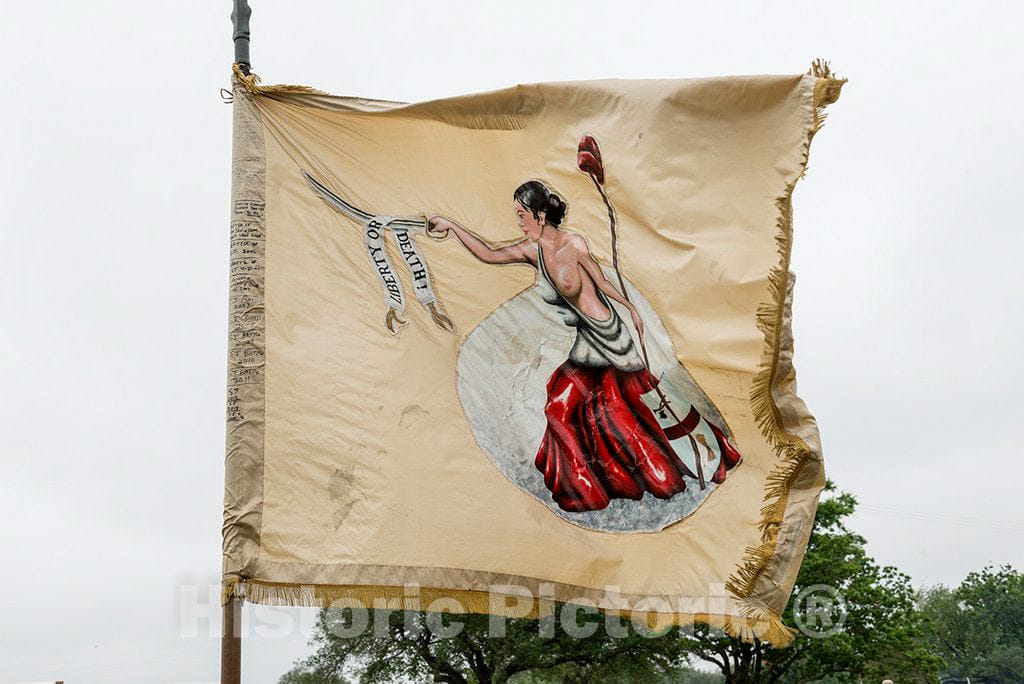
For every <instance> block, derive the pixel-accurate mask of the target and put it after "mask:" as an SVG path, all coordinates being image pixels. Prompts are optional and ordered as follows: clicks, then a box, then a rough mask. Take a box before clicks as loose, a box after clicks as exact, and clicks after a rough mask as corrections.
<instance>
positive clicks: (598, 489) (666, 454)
mask: <svg viewBox="0 0 1024 684" xmlns="http://www.w3.org/2000/svg"><path fill="white" fill-rule="evenodd" d="M513 208H514V210H515V215H516V225H517V226H518V227H519V229H520V230H521V231H522V232H523V234H524V238H523V239H522V240H520V241H519V242H516V243H514V244H511V245H506V246H504V247H497V248H495V247H492V246H490V245H489V244H487V243H486V242H484V241H483V240H482V239H481V238H480V237H478V236H477V235H476V234H474V233H473V232H471V231H469V230H467V229H466V228H464V227H462V226H460V225H459V224H457V223H455V222H454V221H452V220H450V219H447V218H444V217H440V216H435V217H433V218H431V219H430V220H429V231H430V233H431V234H432V235H434V236H438V235H446V234H447V233H448V232H451V233H454V234H455V236H456V237H457V238H458V239H459V241H460V242H461V243H462V244H463V245H464V246H465V247H466V249H467V250H469V252H470V253H472V254H473V255H474V256H475V257H476V258H477V259H479V260H480V261H482V262H484V263H488V264H516V263H522V264H529V265H530V266H533V267H534V268H536V269H537V271H538V273H539V275H540V282H541V284H542V286H544V287H543V289H542V291H543V298H544V301H545V302H547V303H548V304H551V305H553V306H555V307H556V308H558V309H559V313H560V314H561V315H562V319H563V321H564V323H565V324H566V325H567V326H570V327H573V328H575V329H576V339H575V342H574V344H573V346H572V349H571V351H570V352H569V358H568V359H566V361H565V362H564V363H562V364H561V365H560V366H559V367H558V368H557V369H556V370H555V371H554V373H552V375H551V378H550V379H549V380H548V383H547V400H546V403H545V407H544V414H545V417H546V419H547V427H546V429H545V432H544V436H543V438H542V440H541V444H540V448H539V449H538V451H537V456H536V460H535V464H536V467H537V469H538V470H540V471H541V472H542V473H543V475H544V483H545V485H546V486H547V488H548V490H550V492H551V495H552V497H553V499H554V501H555V502H556V503H557V504H558V506H559V507H560V508H562V509H563V510H566V511H573V512H579V511H593V510H600V509H603V508H605V507H607V506H608V504H609V502H610V501H611V500H612V499H618V498H624V499H634V500H638V499H641V498H642V497H643V495H644V492H650V493H651V495H653V496H655V497H657V498H659V499H669V498H671V497H672V496H674V495H675V494H678V493H679V492H682V491H683V490H684V489H685V488H686V483H685V481H684V479H685V478H686V477H691V478H692V477H696V476H695V475H694V474H693V472H692V471H691V470H690V469H689V468H688V467H687V466H686V464H684V463H683V462H682V461H681V460H680V459H679V457H678V455H677V454H676V453H675V451H674V450H673V448H672V445H671V443H670V440H669V437H668V436H667V435H666V433H665V431H664V430H663V429H662V427H661V426H660V425H659V423H658V420H657V418H656V417H655V416H654V413H653V412H652V411H651V409H650V408H649V407H648V406H647V405H646V404H645V403H644V402H643V401H642V399H641V395H644V394H646V393H648V392H651V391H653V390H654V389H655V384H656V383H657V380H656V379H655V378H654V377H653V376H652V375H651V374H650V372H649V370H648V368H647V366H646V364H645V362H644V358H643V357H642V356H641V354H640V353H639V352H638V349H637V344H636V343H635V342H634V340H633V337H632V335H631V334H630V331H629V329H628V327H627V326H626V324H625V323H624V322H623V321H622V319H621V318H620V317H619V315H618V313H617V312H616V310H615V308H614V307H613V306H612V302H617V303H618V304H620V305H622V306H623V307H624V308H625V309H626V311H628V312H629V315H630V317H631V318H632V323H633V327H634V329H635V330H636V333H637V342H639V343H640V344H641V345H642V344H643V335H644V325H643V321H642V320H641V319H640V316H639V314H638V313H637V310H636V307H634V306H633V304H632V303H630V302H629V300H628V299H627V298H626V297H624V296H623V294H622V293H620V292H619V291H618V290H617V289H616V288H615V286H614V285H612V283H611V282H609V281H608V279H607V278H605V275H604V272H603V271H602V270H601V267H600V266H599V265H598V263H597V261H596V260H595V259H594V257H593V256H592V255H591V253H590V248H589V247H588V245H587V242H586V240H585V239H584V238H583V236H582V235H579V234H577V233H573V232H571V231H568V230H565V229H564V228H562V227H561V225H562V222H563V220H564V218H565V214H566V209H567V207H566V204H565V202H564V201H563V200H562V198H560V197H559V196H558V195H556V194H555V193H553V192H551V190H550V189H548V188H547V187H546V186H545V185H544V184H543V183H541V182H539V181H529V182H527V183H524V184H522V185H521V186H519V188H517V189H516V191H515V193H514V196H513ZM691 415H696V414H695V410H691ZM696 419H697V420H698V421H699V420H700V416H699V415H696ZM711 427H712V429H713V431H714V433H715V437H716V438H717V441H718V443H719V447H720V451H721V459H720V462H719V466H718V468H717V470H716V472H715V474H714V476H713V477H712V481H714V482H716V483H717V482H721V481H723V480H724V479H725V475H726V470H727V469H730V468H732V467H734V466H735V465H736V463H738V462H739V459H740V456H739V453H738V452H737V451H736V450H735V449H734V448H733V447H732V445H731V444H729V442H728V440H727V438H726V437H725V435H724V433H722V432H721V430H719V429H717V428H716V427H715V426H711ZM690 429H692V427H691V428H690Z"/></svg>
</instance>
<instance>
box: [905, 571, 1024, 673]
mask: <svg viewBox="0 0 1024 684" xmlns="http://www.w3.org/2000/svg"><path fill="white" fill-rule="evenodd" d="M921 607H922V610H923V612H924V614H925V615H926V616H927V618H928V619H929V621H930V624H931V634H932V640H933V644H934V647H935V650H936V652H938V653H939V654H941V655H942V657H943V658H945V660H946V664H947V668H948V673H949V674H950V675H952V676H955V677H965V678H966V677H970V679H971V681H972V682H978V683H984V684H1010V683H1019V682H1021V681H1024V574H1022V573H1020V572H1016V571H1014V570H1013V569H1012V568H1011V567H1009V566H1005V567H1002V568H998V569H996V568H992V567H986V568H985V569H984V570H982V571H981V572H972V573H971V574H969V575H968V576H967V578H966V579H964V581H963V583H961V585H960V586H959V587H957V588H956V589H947V588H946V587H942V586H939V587H935V588H933V589H931V590H929V591H927V592H925V593H924V595H923V597H922V600H921Z"/></svg>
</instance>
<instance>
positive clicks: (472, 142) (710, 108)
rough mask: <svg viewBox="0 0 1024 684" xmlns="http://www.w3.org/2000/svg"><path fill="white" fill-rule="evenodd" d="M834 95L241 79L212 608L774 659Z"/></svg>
mask: <svg viewBox="0 0 1024 684" xmlns="http://www.w3.org/2000/svg"><path fill="white" fill-rule="evenodd" d="M842 84H843V80H842V79H839V78H836V77H835V76H834V75H833V74H832V73H831V71H830V70H829V69H828V68H827V65H824V64H820V63H819V64H816V65H815V66H814V67H813V68H812V70H811V71H810V72H809V73H806V74H794V75H788V76H756V77H734V78H714V79H694V80H669V79H665V80H654V81H594V82H576V83H568V84H566V83H562V84H557V83H556V84H534V85H525V86H517V87H515V88H510V89H506V90H500V91H496V92H490V93H481V94H476V95H466V96H462V97H455V98H449V99H442V100H434V101H431V102H423V103H414V104H402V103H395V102H382V101H372V100H366V99H363V98H352V97H335V96H330V95H326V94H323V93H318V92H316V91H313V90H311V89H308V88H302V87H295V86H269V87H264V86H261V85H259V83H258V82H257V80H256V79H255V77H254V76H250V75H248V74H245V73H243V72H242V71H241V70H240V69H239V70H236V72H235V87H234V99H233V106H234V110H235V129H234V130H235V136H234V149H233V154H234V160H233V166H232V168H233V174H234V175H233V183H232V193H233V195H232V205H231V206H232V225H231V240H232V241H231V247H232V261H231V269H232V270H231V276H232V280H231V289H230V293H231V304H230V310H231V312H232V317H231V319H230V320H231V326H232V327H231V331H230V336H229V345H230V346H229V354H228V359H229V363H230V366H229V373H228V437H227V456H226V464H225V477H226V483H225V506H224V528H223V534H224V567H223V578H224V582H225V596H226V597H232V596H234V597H240V598H243V599H245V600H248V601H254V602H259V603H271V604H286V605H306V606H326V605H331V604H332V603H335V602H338V601H341V602H343V603H344V605H358V603H362V604H363V605H365V606H366V607H368V608H380V607H387V608H390V609H394V608H402V609H408V610H426V611H432V612H477V613H490V614H492V615H506V616H513V617H527V616H531V617H538V616H541V615H545V614H547V612H549V611H551V610H553V608H552V606H555V605H558V604H563V603H564V604H574V605H576V606H581V605H583V606H593V607H596V608H597V609H600V610H603V611H616V612H618V613H620V614H622V613H625V614H629V615H631V616H632V617H634V618H635V619H638V620H640V619H643V620H646V621H647V622H648V624H651V625H660V626H665V625H666V624H677V625H689V624H692V623H694V622H701V623H707V624H710V625H712V626H713V627H716V628H721V629H723V630H725V631H727V632H728V633H729V634H732V635H735V636H738V637H740V638H743V639H748V640H754V639H759V640H761V641H767V642H770V643H771V644H773V645H778V646H782V645H785V644H787V643H789V641H790V640H791V639H792V636H793V629H792V625H787V624H785V623H784V621H783V617H782V616H783V612H784V610H785V609H786V607H787V605H788V602H789V600H790V595H791V592H792V591H793V588H794V586H795V583H796V577H797V573H798V571H799V568H800V563H801V560H802V558H803V554H804V551H805V549H806V546H807V543H808V539H809V535H810V531H811V525H812V523H813V521H814V515H815V511H816V507H817V500H818V495H819V493H820V492H821V491H822V487H823V486H824V467H823V462H822V456H821V445H820V442H819V438H818V432H817V426H816V424H815V421H814V418H813V416H812V415H811V413H810V412H809V410H808V409H807V407H806V406H805V405H804V403H803V401H801V399H800V398H799V397H798V396H797V394H796V383H795V372H794V370H793V337H792V326H791V314H792V295H793V287H792V285H793V276H792V263H791V256H792V253H791V251H792V240H793V232H794V230H793V220H792V216H793V214H792V204H793V189H794V188H795V186H796V183H797V181H798V180H799V179H800V178H801V177H802V176H803V175H804V172H805V171H806V168H807V161H808V154H809V149H810V142H811V138H812V137H813V136H814V135H815V134H816V133H817V131H818V130H819V128H820V127H821V123H822V120H823V117H824V114H823V110H824V108H825V106H826V105H828V104H830V103H832V102H834V101H835V100H836V98H837V97H838V96H839V91H840V88H841V87H842ZM420 212H424V213H420ZM428 217H429V218H428ZM339 226H340V229H339ZM424 237H427V238H430V239H429V240H425V239H423V238H424ZM442 299H443V302H444V304H443V305H442ZM411 300H415V303H412V304H410V301H411ZM382 302H383V307H382V306H381V304H382ZM421 307H422V309H423V310H424V311H426V312H429V317H428V316H425V315H423V314H422V313H420V312H419V311H418V309H419V308H421ZM382 315H383V322H384V326H383V328H382V326H381V324H380V323H381V317H382ZM399 333H401V336H400V338H399ZM353 602H355V603H353Z"/></svg>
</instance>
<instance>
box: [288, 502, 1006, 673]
mask: <svg viewBox="0 0 1024 684" xmlns="http://www.w3.org/2000/svg"><path fill="white" fill-rule="evenodd" d="M856 506H857V502H856V499H854V497H853V496H851V495H850V494H847V493H838V492H836V490H835V487H834V486H833V485H832V484H831V483H828V484H827V485H826V492H825V496H824V498H823V499H822V501H821V503H820V505H819V507H818V512H817V516H816V517H815V521H814V526H813V528H812V531H811V536H810V541H809V544H808V549H807V554H806V556H805V558H804V562H803V564H802V566H801V568H800V573H799V575H798V577H797V583H796V586H795V588H794V597H796V596H799V595H800V593H801V592H802V591H803V590H804V589H807V588H810V587H814V586H817V585H822V586H827V587H831V588H834V589H835V590H836V591H837V592H838V594H839V595H840V596H841V597H842V600H843V603H842V605H841V606H839V605H838V604H837V605H835V606H832V609H831V612H828V611H826V612H825V613H824V616H825V617H828V618H829V619H831V620H832V622H825V623H824V624H823V625H822V624H817V625H811V626H812V627H817V628H818V630H819V631H821V630H822V627H825V628H828V627H832V628H833V629H831V630H829V629H825V630H824V635H821V634H819V635H818V636H817V637H816V636H812V635H809V634H805V633H800V634H798V636H797V637H796V639H795V641H794V643H793V645H792V646H791V647H789V648H786V649H777V648H773V647H772V646H771V644H768V643H764V642H755V643H745V642H741V641H739V640H737V639H734V638H732V637H729V636H727V635H725V634H723V633H722V632H720V631H714V630H711V629H710V628H708V627H707V626H706V625H695V626H694V627H692V628H690V629H678V628H672V629H670V630H668V631H666V632H665V633H663V634H661V635H659V636H656V637H654V638H652V635H650V634H649V633H647V631H646V630H645V629H638V628H636V627H634V626H633V625H632V624H631V623H630V622H629V621H628V620H621V619H620V618H617V617H615V616H602V615H583V616H581V620H582V621H584V622H585V621H589V622H592V623H595V624H596V626H597V629H596V631H595V633H594V634H593V635H592V636H590V637H588V638H585V639H580V638H574V637H572V636H569V635H568V634H566V633H565V631H564V630H563V629H562V628H561V627H560V626H559V625H558V624H556V622H555V621H554V620H553V618H546V619H545V620H541V621H540V622H539V623H538V621H535V620H516V619H508V620H504V621H503V622H504V624H505V626H506V634H505V636H504V637H501V638H493V637H490V636H488V633H489V630H488V624H489V620H490V618H489V617H488V616H482V615H458V616H447V617H445V618H444V621H445V624H450V623H451V621H452V620H456V621H458V622H461V623H462V624H463V625H464V626H463V629H462V630H461V631H459V632H458V634H456V635H454V636H451V637H450V638H442V636H441V635H440V634H439V633H438V631H437V630H436V629H430V628H428V627H430V626H431V624H432V623H433V625H434V626H436V624H437V622H438V621H439V620H440V616H439V615H438V614H425V613H407V614H402V613H398V612H394V613H390V614H388V613H386V612H380V613H378V614H377V615H375V620H374V623H373V624H374V625H375V628H374V629H368V630H363V631H362V632H360V633H358V634H356V635H354V636H351V637H349V636H345V634H346V632H347V631H350V630H348V628H349V627H350V626H351V620H352V619H353V616H352V614H351V612H350V611H322V612H321V613H320V616H319V621H318V625H317V630H316V634H315V637H314V641H313V645H314V646H315V647H316V652H315V653H314V654H313V655H312V656H310V657H309V658H308V659H307V660H305V661H304V662H303V663H301V664H300V665H299V666H298V667H296V669H295V670H293V671H292V672H290V673H289V674H288V675H286V677H292V679H285V680H282V681H283V682H286V684H310V683H311V682H327V683H330V684H337V683H340V682H342V681H344V680H343V679H342V678H343V677H348V678H350V679H352V680H353V681H359V682H383V681H423V680H426V679H429V678H433V680H434V681H437V682H454V683H459V684H463V683H464V684H470V683H475V684H485V683H492V682H507V681H511V682H512V683H513V684H548V683H555V682H558V683H559V684H570V683H576V682H578V683H583V682H598V681H600V682H634V681H644V682H670V681H671V682H695V683H699V684H710V682H711V681H715V682H722V681H724V682H726V683H727V684H752V683H754V682H758V683H761V682H764V683H768V684H773V683H778V684H796V683H805V682H819V683H822V684H824V683H826V682H827V683H828V684H844V683H853V682H858V681H864V682H880V681H882V680H883V679H885V678H888V679H892V680H893V681H895V682H901V683H903V682H937V681H938V673H939V670H940V668H941V667H942V666H943V663H942V659H941V658H940V657H938V656H937V655H935V654H934V650H933V647H932V639H935V640H940V639H941V640H942V643H943V644H946V645H948V650H949V652H950V653H954V652H955V653H957V654H961V655H963V658H965V660H963V668H966V669H964V671H965V672H966V671H967V670H968V669H969V670H970V671H971V672H972V677H973V676H974V674H973V673H981V672H983V671H984V672H993V673H995V672H997V671H1007V672H1009V671H1016V672H1022V671H1024V669H1022V668H1021V659H1022V658H1024V652H1022V651H1021V646H1022V644H1021V639H1020V635H1021V625H1022V624H1024V614H1022V609H1021V605H1022V604H1021V601H1020V595H1021V581H1020V575H1015V574H1013V573H1009V571H1008V570H1005V571H1001V573H991V572H989V571H988V570H986V571H985V572H983V573H979V574H976V575H972V576H971V577H969V578H968V580H967V581H965V583H964V586H963V587H961V588H960V589H958V590H957V593H956V594H955V596H954V595H952V594H950V593H949V592H948V590H941V591H940V590H936V591H935V592H933V594H932V595H930V596H929V603H928V605H929V611H926V612H925V613H922V611H921V610H919V608H918V605H917V597H916V596H915V594H914V592H913V590H912V588H911V586H910V579H909V578H908V577H907V576H906V575H904V574H902V573H900V572H899V571H897V570H896V569H895V568H892V567H880V566H879V565H878V564H877V563H876V562H875V560H874V559H872V558H871V557H870V556H869V555H868V554H867V551H866V549H865V545H866V541H865V539H864V538H863V537H861V536H860V535H857V534H855V533H853V532H852V531H851V530H850V529H849V528H848V527H847V526H846V520H847V519H848V518H849V516H850V515H851V514H853V512H854V510H855V509H856ZM943 591H946V592H947V593H945V594H944V593H942V592H943ZM1007 596H1009V597H1010V598H1009V599H1008V598H1007ZM840 608H841V610H840ZM997 613H998V615H999V616H1000V617H998V620H997V618H996V617H995V616H996V614H997ZM926 615H927V617H926ZM807 617H808V615H807V612H806V611H805V610H803V609H802V607H801V606H798V605H797V602H796V601H791V602H790V605H789V606H788V607H787V609H786V611H785V612H784V614H783V618H784V621H785V622H786V623H787V624H790V625H797V624H800V622H799V620H804V624H807ZM985 620H990V621H992V622H993V624H989V625H988V626H987V627H985V628H984V629H983V625H982V624H981V623H982V622H984V621H985ZM936 625H948V628H947V629H946V630H945V631H940V630H939V629H938V627H937V626H936ZM353 631H354V630H353ZM954 633H955V634H954ZM1011 634H1012V635H1016V637H1015V638H1011V637H1010V636H1009V635H1011ZM610 635H615V636H610ZM986 646H987V647H988V650H984V649H985V648H986ZM940 652H942V653H943V654H944V655H946V657H947V658H950V655H948V654H947V653H946V651H940ZM979 659H981V660H984V662H985V663H986V665H985V667H987V668H989V669H988V670H983V669H979V668H981V667H982V666H981V665H980V664H978V663H979V662H980V660H979ZM697 660H700V661H704V662H705V663H712V664H714V665H715V666H716V667H717V668H718V670H719V671H720V673H721V674H717V673H716V674H710V675H709V674H707V673H700V672H695V671H693V670H691V669H689V668H688V667H687V665H688V664H691V663H693V662H695V661H697ZM956 662H960V661H956ZM1000 668H1002V669H1001V670H1000ZM988 676H992V677H995V676H996V675H995V674H991V675H988ZM302 677H306V679H303V678H302ZM709 678H710V679H709ZM972 681H973V680H972ZM991 681H992V682H999V683H1000V684H1001V683H1002V682H1009V681H1020V680H1019V679H1017V680H1012V679H995V678H993V679H992V680H991Z"/></svg>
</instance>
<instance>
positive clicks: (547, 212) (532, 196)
mask: <svg viewBox="0 0 1024 684" xmlns="http://www.w3.org/2000/svg"><path fill="white" fill-rule="evenodd" d="M513 197H514V198H515V199H516V200H517V201H518V202H519V203H520V204H522V205H523V206H524V207H526V208H527V209H529V210H530V211H531V212H533V218H535V219H538V220H539V219H540V212H542V211H543V212H544V218H545V220H546V221H547V222H548V223H549V224H551V225H552V226H554V227H555V228H557V227H558V225H559V224H560V223H561V222H562V219H564V218H565V212H566V211H568V209H569V207H568V206H566V204H565V200H563V199H562V198H561V197H559V196H558V195H556V194H555V193H553V192H551V191H550V190H548V188H547V186H546V185H544V184H543V183H541V182H540V181H535V180H532V181H527V182H525V183H523V184H522V185H520V186H519V187H518V188H516V191H515V194H514V195H513Z"/></svg>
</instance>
